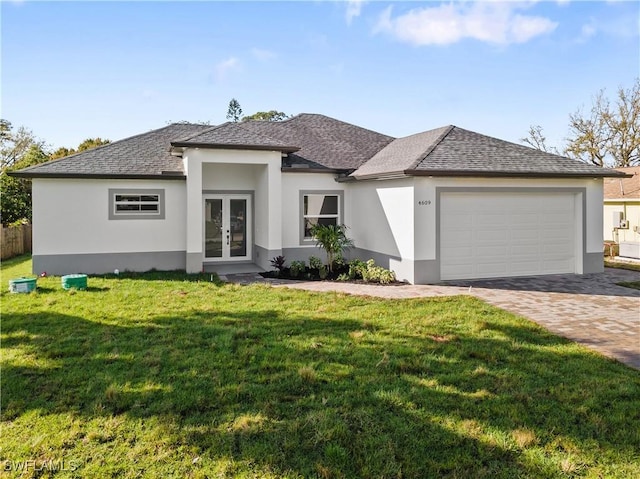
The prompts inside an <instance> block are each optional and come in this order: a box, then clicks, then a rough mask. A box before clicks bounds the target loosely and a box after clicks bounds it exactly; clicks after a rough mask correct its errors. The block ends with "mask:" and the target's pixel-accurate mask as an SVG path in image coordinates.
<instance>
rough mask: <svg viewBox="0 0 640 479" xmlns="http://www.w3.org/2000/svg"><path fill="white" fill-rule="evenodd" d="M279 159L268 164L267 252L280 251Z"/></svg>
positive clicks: (280, 189)
mask: <svg viewBox="0 0 640 479" xmlns="http://www.w3.org/2000/svg"><path fill="white" fill-rule="evenodd" d="M280 168H281V159H280V157H278V158H277V160H270V161H269V163H268V173H267V176H268V187H269V193H268V197H269V222H268V224H269V246H268V249H269V250H282V172H281V170H280Z"/></svg>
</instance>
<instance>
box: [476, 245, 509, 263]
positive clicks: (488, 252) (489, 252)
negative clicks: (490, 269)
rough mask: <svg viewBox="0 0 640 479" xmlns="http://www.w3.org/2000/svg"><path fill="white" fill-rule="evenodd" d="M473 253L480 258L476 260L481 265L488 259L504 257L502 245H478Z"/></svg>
mask: <svg viewBox="0 0 640 479" xmlns="http://www.w3.org/2000/svg"><path fill="white" fill-rule="evenodd" d="M475 253H476V254H477V255H479V256H480V258H479V259H478V260H479V261H480V262H483V263H484V262H486V261H487V260H488V259H489V258H490V259H491V260H493V258H500V257H501V256H504V255H505V252H504V246H503V245H489V246H482V245H479V246H478V247H477V248H476V250H475Z"/></svg>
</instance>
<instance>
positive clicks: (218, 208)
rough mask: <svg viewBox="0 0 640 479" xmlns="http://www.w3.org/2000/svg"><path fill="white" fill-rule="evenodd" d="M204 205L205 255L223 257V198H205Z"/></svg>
mask: <svg viewBox="0 0 640 479" xmlns="http://www.w3.org/2000/svg"><path fill="white" fill-rule="evenodd" d="M204 207H205V212H204V229H205V232H204V234H205V236H204V238H205V240H204V241H205V247H204V255H205V257H207V258H222V199H220V198H216V199H213V200H205V204H204Z"/></svg>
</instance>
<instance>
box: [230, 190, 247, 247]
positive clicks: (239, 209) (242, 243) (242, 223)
mask: <svg viewBox="0 0 640 479" xmlns="http://www.w3.org/2000/svg"><path fill="white" fill-rule="evenodd" d="M229 227H230V229H231V231H230V235H231V237H230V250H229V254H230V256H231V257H232V258H233V257H238V256H247V200H234V199H231V200H229Z"/></svg>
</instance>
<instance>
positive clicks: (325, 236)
mask: <svg viewBox="0 0 640 479" xmlns="http://www.w3.org/2000/svg"><path fill="white" fill-rule="evenodd" d="M311 235H312V236H313V239H315V240H316V241H317V245H316V246H318V248H322V249H323V250H325V252H326V253H327V262H328V264H327V266H328V267H329V271H331V272H333V263H334V261H335V260H336V259H337V258H339V257H341V256H342V254H343V253H344V251H345V250H346V249H347V248H350V247H351V246H353V240H352V239H351V238H348V237H347V227H346V226H345V225H321V224H317V225H314V226H313V227H312V228H311Z"/></svg>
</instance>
